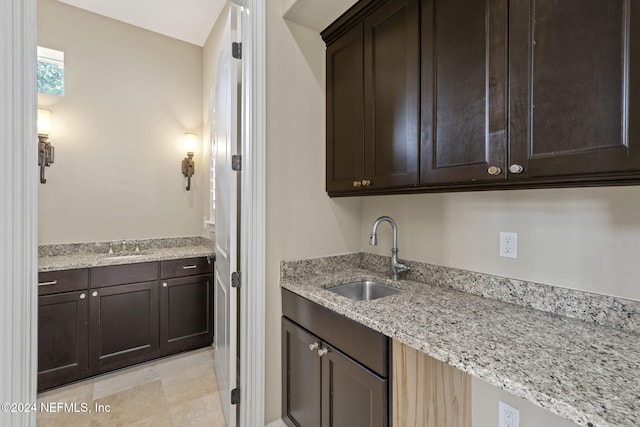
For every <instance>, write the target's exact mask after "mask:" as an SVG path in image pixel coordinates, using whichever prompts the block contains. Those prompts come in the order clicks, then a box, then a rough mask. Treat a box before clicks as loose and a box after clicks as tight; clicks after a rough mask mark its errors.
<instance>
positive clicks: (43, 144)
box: [38, 108, 54, 184]
mask: <svg viewBox="0 0 640 427" xmlns="http://www.w3.org/2000/svg"><path fill="white" fill-rule="evenodd" d="M51 127H52V126H51V111H49V110H42V109H40V108H39V109H38V166H40V182H41V183H42V184H45V183H46V182H47V180H46V179H45V178H44V168H45V166H51V165H52V164H53V153H54V149H53V145H51V143H50V142H49V135H50V134H51Z"/></svg>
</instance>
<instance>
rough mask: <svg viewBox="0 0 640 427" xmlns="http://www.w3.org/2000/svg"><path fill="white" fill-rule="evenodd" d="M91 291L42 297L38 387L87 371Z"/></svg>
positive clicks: (48, 386) (73, 377) (40, 302)
mask: <svg viewBox="0 0 640 427" xmlns="http://www.w3.org/2000/svg"><path fill="white" fill-rule="evenodd" d="M86 297H87V291H83V292H68V293H64V294H58V295H48V296H41V297H39V298H38V391H41V390H44V389H47V388H50V387H54V386H57V385H61V384H64V383H67V382H70V381H74V380H76V379H79V378H82V377H84V376H86V375H87V337H88V330H87V328H88V326H87V298H86Z"/></svg>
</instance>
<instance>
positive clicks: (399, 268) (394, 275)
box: [369, 215, 411, 280]
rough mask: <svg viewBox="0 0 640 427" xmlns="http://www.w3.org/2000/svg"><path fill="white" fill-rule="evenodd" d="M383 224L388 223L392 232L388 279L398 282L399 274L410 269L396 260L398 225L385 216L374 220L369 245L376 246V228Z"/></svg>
mask: <svg viewBox="0 0 640 427" xmlns="http://www.w3.org/2000/svg"><path fill="white" fill-rule="evenodd" d="M383 222H388V223H389V224H391V229H392V230H393V247H392V248H391V265H390V268H389V277H390V278H391V279H392V280H398V279H399V278H400V274H401V273H403V272H405V271H409V270H410V269H411V267H409V266H407V265H406V264H403V263H402V262H400V260H399V259H398V225H397V224H396V222H395V220H394V219H393V218H391V217H390V216H386V215H385V216H381V217H380V218H378V219H376V221H375V222H374V223H373V230H371V237H370V238H369V244H370V245H373V246H375V245H377V244H378V226H379V225H380V224H381V223H383Z"/></svg>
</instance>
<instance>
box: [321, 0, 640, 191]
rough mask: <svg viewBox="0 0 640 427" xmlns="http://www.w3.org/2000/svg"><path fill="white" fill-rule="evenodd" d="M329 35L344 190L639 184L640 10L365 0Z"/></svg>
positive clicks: (330, 137) (330, 171)
mask: <svg viewBox="0 0 640 427" xmlns="http://www.w3.org/2000/svg"><path fill="white" fill-rule="evenodd" d="M416 16H418V19H417V20H416V19H414V18H415V17H416ZM416 23H417V27H415V25H416ZM322 36H323V38H324V39H325V41H326V43H327V191H328V192H329V195H331V196H334V195H335V196H340V195H349V194H390V193H398V192H405V193H406V192H428V191H451V190H474V189H497V188H540V187H545V186H556V187H557V186H565V187H566V186H580V185H612V184H637V183H638V182H640V136H639V135H640V105H639V104H640V102H639V100H640V81H638V79H633V78H632V76H634V75H636V74H638V72H639V71H640V43H638V42H636V40H638V39H639V36H640V5H637V4H636V3H635V2H632V1H630V0H611V1H600V0H536V1H533V0H481V1H478V2H474V1H469V0H420V2H419V4H414V2H412V1H408V2H407V1H401V0H398V1H394V0H388V1H386V2H385V1H377V0H361V1H360V2H358V3H356V5H355V6H353V7H352V8H351V9H349V10H348V11H347V12H346V13H345V14H344V15H343V16H341V17H340V18H338V20H337V21H336V22H335V23H333V24H332V25H331V26H329V27H328V28H327V29H326V30H325V31H324V32H323V33H322ZM403 38H405V39H404V40H405V41H404V42H403V41H402V40H403ZM415 41H417V44H416V43H414V42H415ZM360 45H361V47H360ZM347 46H348V48H347ZM347 49H348V50H347ZM360 50H362V52H363V54H362V56H359V55H358V52H360ZM412 55H413V56H412ZM416 61H418V62H416ZM360 68H362V71H360ZM418 68H419V74H420V76H419V79H420V81H419V88H418V89H416V85H415V82H416V80H415V78H414V74H413V73H414V72H415V71H416V70H417V69H418ZM418 93H419V95H420V99H419V100H417V99H416V98H415V95H416V94H418ZM360 100H361V101H360ZM362 116H363V117H364V119H362V120H361V119H360V117H362ZM416 117H419V118H420V120H419V124H418V127H416V126H414V125H416V123H417V122H415V121H414V120H415V118H416ZM414 131H415V132H416V133H414ZM416 135H419V139H420V144H419V147H418V146H417V145H416V144H415V141H416V139H415V138H414V136H416ZM418 160H419V165H418V164H417V163H416V162H417V161H418ZM416 174H418V175H416ZM416 177H417V178H416Z"/></svg>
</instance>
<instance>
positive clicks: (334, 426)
mask: <svg viewBox="0 0 640 427" xmlns="http://www.w3.org/2000/svg"><path fill="white" fill-rule="evenodd" d="M324 349H326V350H328V353H326V354H325V355H323V356H322V427H338V426H349V427H385V426H387V419H388V415H387V380H386V379H383V378H380V377H379V376H377V375H376V374H374V373H373V372H371V371H369V370H368V369H367V368H365V367H363V366H362V365H360V364H359V363H357V362H355V361H354V360H353V359H351V358H349V357H347V356H345V355H344V354H342V353H340V352H339V351H338V350H336V349H334V348H332V347H330V346H328V345H326V344H325V346H324V347H323V350H324Z"/></svg>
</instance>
